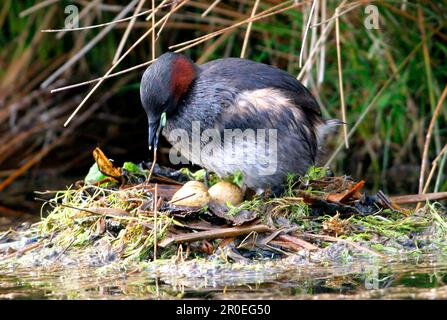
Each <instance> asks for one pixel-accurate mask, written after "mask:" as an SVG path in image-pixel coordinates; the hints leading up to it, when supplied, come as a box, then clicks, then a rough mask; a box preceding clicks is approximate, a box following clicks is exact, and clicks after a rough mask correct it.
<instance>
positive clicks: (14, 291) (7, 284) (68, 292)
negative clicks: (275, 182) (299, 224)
mask: <svg viewBox="0 0 447 320" xmlns="http://www.w3.org/2000/svg"><path fill="white" fill-rule="evenodd" d="M446 282H447V259H446V258H445V257H439V256H436V257H434V256H431V255H425V256H423V257H421V256H420V257H418V258H413V259H410V260H409V259H406V260H404V261H402V260H400V261H399V260H397V259H396V260H394V261H387V262H386V263H384V262H375V263H372V262H371V260H366V259H365V260H364V261H362V260H359V261H356V262H355V263H349V264H340V265H331V266H322V265H321V264H320V265H314V264H309V263H308V264H299V263H296V261H295V260H294V259H293V257H290V258H287V259H284V260H281V261H277V262H266V263H262V264H251V265H240V264H218V263H210V262H207V263H204V262H197V261H189V262H184V263H181V264H173V263H172V262H168V261H157V263H156V264H148V265H145V266H141V265H140V266H139V267H138V268H133V269H132V268H130V269H129V268H123V267H122V266H121V267H119V266H113V267H112V266H109V267H104V268H100V269H98V268H82V269H80V268H73V267H72V268H68V269H67V268H65V269H63V268H59V269H54V268H53V269H49V268H46V269H41V270H37V271H36V270H14V269H12V268H11V269H10V270H3V271H2V274H0V298H2V299H30V298H31V299H179V298H184V299H188V298H194V299H197V298H199V299H205V298H206V299H210V298H211V299H403V298H405V299H446V298H447V285H446Z"/></svg>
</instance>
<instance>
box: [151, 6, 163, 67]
mask: <svg viewBox="0 0 447 320" xmlns="http://www.w3.org/2000/svg"><path fill="white" fill-rule="evenodd" d="M152 10H155V0H152ZM166 20H167V18H166V19H165V21H166ZM151 22H152V23H151V26H152V29H153V30H152V33H151V56H152V60H154V59H155V57H156V54H155V14H154V13H152V17H151Z"/></svg>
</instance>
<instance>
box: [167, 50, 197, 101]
mask: <svg viewBox="0 0 447 320" xmlns="http://www.w3.org/2000/svg"><path fill="white" fill-rule="evenodd" d="M171 72H172V73H171V89H172V92H173V94H174V97H175V100H176V102H178V101H179V99H180V98H181V97H182V96H183V95H184V94H185V93H186V91H188V89H189V86H190V85H191V83H192V81H193V80H194V78H195V77H196V71H195V70H194V66H193V64H192V63H191V62H190V61H188V60H187V59H185V58H182V57H177V58H175V60H174V61H173V62H172V71H171Z"/></svg>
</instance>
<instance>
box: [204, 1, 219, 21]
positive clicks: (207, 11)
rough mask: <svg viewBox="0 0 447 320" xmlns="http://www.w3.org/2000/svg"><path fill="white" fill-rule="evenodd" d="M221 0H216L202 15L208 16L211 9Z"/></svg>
mask: <svg viewBox="0 0 447 320" xmlns="http://www.w3.org/2000/svg"><path fill="white" fill-rule="evenodd" d="M219 2H220V0H215V1H214V2H213V3H212V4H211V5H210V6H209V7H208V8H207V9H206V10H205V11H204V12H203V13H202V17H206V16H207V15H208V13H210V12H211V10H213V9H214V7H215V6H217V5H218V4H219Z"/></svg>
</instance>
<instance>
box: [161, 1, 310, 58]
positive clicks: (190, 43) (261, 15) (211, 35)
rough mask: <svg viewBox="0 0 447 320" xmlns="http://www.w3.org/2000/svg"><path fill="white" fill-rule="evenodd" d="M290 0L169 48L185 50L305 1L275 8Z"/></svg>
mask: <svg viewBox="0 0 447 320" xmlns="http://www.w3.org/2000/svg"><path fill="white" fill-rule="evenodd" d="M291 2H292V1H287V2H284V3H281V4H278V5H276V6H273V7H271V8H269V9H267V10H265V11H262V12H260V13H258V14H256V15H255V16H254V17H253V18H248V19H244V20H242V21H239V22H237V23H235V24H233V25H231V26H229V27H226V28H223V29H221V30H218V31H215V32H212V33H209V34H206V35H204V36H201V37H198V38H195V39H191V40H188V41H184V42H181V43H177V44H175V45H172V46H170V47H169V49H173V48H178V47H181V46H184V47H183V48H181V49H179V51H183V50H186V49H188V48H190V47H193V46H195V45H197V44H199V43H202V42H204V41H206V40H209V39H211V38H214V37H215V36H218V35H220V34H222V33H224V32H226V31H228V30H232V29H234V28H237V27H239V26H241V25H244V24H246V23H249V22H251V21H257V20H260V19H264V18H267V17H270V16H272V15H275V14H278V13H281V12H284V11H287V10H290V9H292V8H296V7H299V6H302V5H304V4H306V3H307V1H305V2H300V3H295V4H292V5H290V6H287V7H285V8H281V9H278V10H276V9H277V8H279V7H282V6H284V5H285V4H286V3H291ZM273 10H276V11H273ZM271 11H273V12H271Z"/></svg>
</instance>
